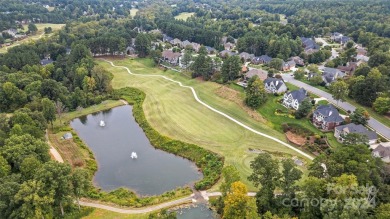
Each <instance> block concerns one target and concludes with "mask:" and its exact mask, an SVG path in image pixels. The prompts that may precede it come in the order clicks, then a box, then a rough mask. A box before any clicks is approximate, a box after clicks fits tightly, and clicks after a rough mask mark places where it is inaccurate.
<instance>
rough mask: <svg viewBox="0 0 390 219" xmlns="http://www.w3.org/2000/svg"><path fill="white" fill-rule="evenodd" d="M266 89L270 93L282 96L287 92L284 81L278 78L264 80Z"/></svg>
mask: <svg viewBox="0 0 390 219" xmlns="http://www.w3.org/2000/svg"><path fill="white" fill-rule="evenodd" d="M264 88H265V90H266V91H267V92H268V93H273V94H281V93H284V92H286V91H287V86H286V84H285V83H284V81H283V80H281V79H278V78H267V79H265V80H264Z"/></svg>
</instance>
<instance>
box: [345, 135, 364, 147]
mask: <svg viewBox="0 0 390 219" xmlns="http://www.w3.org/2000/svg"><path fill="white" fill-rule="evenodd" d="M341 137H342V138H343V144H345V145H357V144H366V145H368V137H367V135H361V134H358V133H348V134H347V135H346V136H341Z"/></svg>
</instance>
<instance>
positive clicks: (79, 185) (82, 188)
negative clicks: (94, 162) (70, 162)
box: [71, 168, 91, 209]
mask: <svg viewBox="0 0 390 219" xmlns="http://www.w3.org/2000/svg"><path fill="white" fill-rule="evenodd" d="M71 182H72V189H73V194H74V196H75V197H76V200H77V204H78V206H79V209H80V202H79V201H80V197H81V196H82V195H83V194H85V192H87V191H88V188H89V187H90V186H91V183H90V177H89V173H88V170H86V169H80V168H77V169H75V170H74V172H73V173H72V178H71Z"/></svg>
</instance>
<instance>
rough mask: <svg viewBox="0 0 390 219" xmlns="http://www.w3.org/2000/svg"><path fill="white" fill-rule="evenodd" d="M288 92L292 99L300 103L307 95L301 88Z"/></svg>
mask: <svg viewBox="0 0 390 219" xmlns="http://www.w3.org/2000/svg"><path fill="white" fill-rule="evenodd" d="M289 94H291V96H292V98H293V99H294V100H298V103H301V102H302V101H303V100H304V99H305V98H306V97H307V92H306V90H305V89H303V88H300V89H299V90H293V91H290V92H289Z"/></svg>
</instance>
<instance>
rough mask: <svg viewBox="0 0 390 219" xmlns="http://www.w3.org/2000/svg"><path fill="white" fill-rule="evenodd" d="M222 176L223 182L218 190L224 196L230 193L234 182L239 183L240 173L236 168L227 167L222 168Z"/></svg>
mask: <svg viewBox="0 0 390 219" xmlns="http://www.w3.org/2000/svg"><path fill="white" fill-rule="evenodd" d="M222 176H223V179H224V181H223V183H222V184H221V186H220V187H219V188H220V190H221V192H222V196H226V194H227V193H229V192H230V189H231V185H232V184H233V183H234V182H237V181H240V173H239V172H238V170H237V169H236V167H234V166H231V165H229V166H226V167H224V168H223V170H222Z"/></svg>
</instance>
